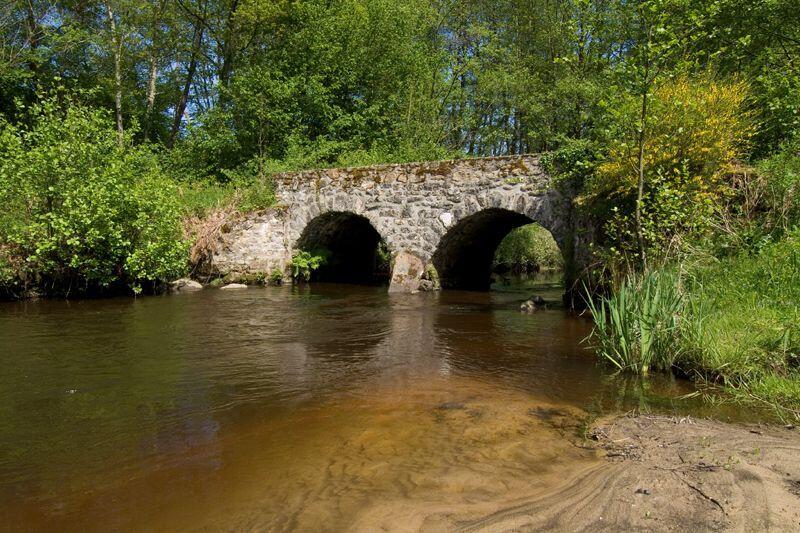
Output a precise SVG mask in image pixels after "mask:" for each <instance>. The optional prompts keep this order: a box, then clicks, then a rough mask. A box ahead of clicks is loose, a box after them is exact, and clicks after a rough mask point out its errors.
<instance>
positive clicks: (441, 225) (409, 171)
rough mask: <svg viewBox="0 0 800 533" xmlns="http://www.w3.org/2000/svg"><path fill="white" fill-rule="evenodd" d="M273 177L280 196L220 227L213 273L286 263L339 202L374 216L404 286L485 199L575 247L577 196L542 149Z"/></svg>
mask: <svg viewBox="0 0 800 533" xmlns="http://www.w3.org/2000/svg"><path fill="white" fill-rule="evenodd" d="M274 180H275V188H276V197H277V206H276V207H275V208H274V209H270V210H268V211H266V212H260V213H253V214H251V215H249V216H246V217H244V218H243V219H242V220H240V221H239V222H237V223H235V224H233V225H231V226H230V227H226V228H224V230H223V231H224V233H221V234H220V237H219V243H218V246H217V252H216V253H215V254H214V255H213V257H212V260H211V268H212V270H213V271H214V272H215V273H219V274H226V273H231V272H239V273H252V272H267V273H269V272H272V271H273V270H275V269H280V270H284V269H285V268H286V265H287V263H288V262H289V261H290V260H291V257H292V253H293V251H294V247H295V245H296V243H297V241H298V239H299V238H300V235H301V234H302V232H303V230H304V228H305V227H306V225H308V223H309V222H310V221H311V220H313V219H314V218H315V217H317V216H319V215H321V214H323V213H327V212H331V211H344V212H351V213H355V214H357V215H362V216H364V217H366V218H367V219H368V220H369V221H370V223H371V224H372V225H373V227H374V228H375V229H376V230H377V231H378V233H379V234H380V235H381V237H382V238H383V239H384V240H385V241H386V243H387V244H388V246H389V248H390V249H391V251H392V252H393V254H394V256H395V258H396V264H397V267H396V272H395V276H394V278H393V288H394V289H398V290H413V289H414V288H415V287H416V283H418V280H419V276H420V275H421V273H422V272H418V270H420V265H423V267H424V265H425V264H427V263H428V262H430V260H431V258H432V256H433V254H434V252H435V251H436V249H437V246H438V245H439V243H440V240H441V239H442V237H443V236H444V234H445V233H446V232H447V231H448V230H449V229H450V228H452V227H453V226H455V225H456V224H458V222H459V221H461V220H463V219H464V218H466V217H468V216H470V215H473V214H475V213H478V212H479V211H483V210H485V209H493V208H494V209H504V210H508V211H513V212H516V213H519V214H522V215H525V216H526V217H527V218H528V219H530V221H533V222H537V223H539V224H541V225H542V226H543V227H545V228H546V229H548V230H549V231H550V232H551V233H552V234H553V237H554V238H555V240H556V242H557V243H558V244H559V246H560V247H561V248H562V250H571V249H573V248H574V247H575V242H574V241H575V239H576V234H575V224H574V221H573V220H572V217H571V216H570V203H571V201H570V198H567V197H565V195H564V194H563V193H561V192H559V191H558V190H557V189H555V188H553V187H552V184H551V180H550V177H549V176H548V175H547V174H546V173H545V172H544V171H543V169H542V168H541V165H540V163H539V156H537V155H526V156H507V157H494V158H482V159H463V160H454V161H437V162H430V163H409V164H400V165H378V166H371V167H364V168H348V169H326V170H312V171H304V172H295V173H284V174H279V175H276V176H275V178H274ZM398 269H399V270H398ZM403 269H405V271H403ZM409 269H411V271H409Z"/></svg>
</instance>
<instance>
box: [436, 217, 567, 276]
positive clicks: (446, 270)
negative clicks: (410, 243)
mask: <svg viewBox="0 0 800 533" xmlns="http://www.w3.org/2000/svg"><path fill="white" fill-rule="evenodd" d="M534 222H537V223H539V224H540V225H542V227H544V228H545V229H547V230H548V231H551V233H552V230H550V229H549V228H547V226H545V225H544V224H541V222H539V220H536V218H534V217H531V216H529V215H527V214H523V213H520V212H517V211H514V210H511V209H506V208H502V207H490V208H486V209H481V210H478V211H476V212H475V213H473V214H471V215H468V216H466V217H463V218H461V219H460V220H459V221H458V222H456V223H455V224H453V225H452V226H451V227H450V229H448V230H447V232H446V233H445V234H444V235H443V236H442V238H441V239H440V240H439V243H438V245H437V247H436V250H435V252H434V253H433V255H432V257H431V262H432V263H433V266H434V267H435V268H436V271H437V273H438V275H439V280H440V282H441V285H442V288H443V289H465V290H486V289H488V288H489V285H490V284H491V272H492V262H493V260H494V254H495V251H496V250H497V247H498V246H499V245H500V243H501V242H502V240H503V239H504V238H505V237H506V235H508V233H509V232H510V231H511V230H513V229H514V228H518V227H520V226H524V225H526V224H531V223H534ZM556 242H557V243H558V239H556ZM558 244H559V247H561V243H558ZM562 253H563V251H562Z"/></svg>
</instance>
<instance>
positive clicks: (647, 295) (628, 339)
mask: <svg viewBox="0 0 800 533" xmlns="http://www.w3.org/2000/svg"><path fill="white" fill-rule="evenodd" d="M685 259H686V261H687V262H686V263H684V264H683V268H682V269H681V274H680V275H679V274H678V271H677V269H674V268H667V269H663V270H653V271H649V272H647V273H645V274H643V275H638V276H633V277H628V278H627V279H626V280H625V281H624V282H623V283H622V284H621V286H620V288H619V290H617V291H616V292H615V293H613V294H612V295H610V296H607V297H605V298H602V299H601V300H600V301H599V302H592V303H590V309H591V311H592V313H593V316H594V321H595V327H594V330H593V331H592V333H591V335H590V336H589V338H588V339H589V340H590V342H591V343H592V345H593V347H594V348H595V349H596V352H597V354H598V356H600V357H601V358H603V359H604V360H607V361H609V362H610V363H611V364H613V365H614V366H615V367H616V368H618V369H620V370H624V371H629V372H634V373H637V374H647V373H648V372H650V371H653V370H662V371H666V370H669V369H670V368H672V367H673V366H675V367H679V368H680V369H681V370H682V371H683V372H684V373H686V374H689V375H693V376H695V378H696V379H698V380H703V381H706V382H713V383H715V384H718V385H722V386H724V387H726V388H727V389H728V390H729V391H730V392H732V393H733V397H735V398H740V399H744V400H752V401H755V402H757V403H766V404H769V405H771V406H772V407H774V408H775V409H776V411H777V412H778V413H779V414H780V415H787V414H788V415H789V417H790V418H796V419H800V229H795V230H793V231H790V232H789V233H788V234H787V235H786V236H785V237H784V238H783V239H781V240H779V241H777V242H773V243H770V244H767V245H765V246H764V247H763V248H762V249H760V250H759V251H757V252H754V253H750V252H742V253H740V254H738V255H735V256H732V257H726V258H723V259H717V258H714V257H713V256H711V255H708V254H704V253H702V252H695V253H694V255H692V256H690V257H688V258H685Z"/></svg>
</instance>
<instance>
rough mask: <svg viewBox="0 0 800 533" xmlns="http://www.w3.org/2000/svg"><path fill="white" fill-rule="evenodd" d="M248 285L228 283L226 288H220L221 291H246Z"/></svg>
mask: <svg viewBox="0 0 800 533" xmlns="http://www.w3.org/2000/svg"><path fill="white" fill-rule="evenodd" d="M246 288H247V285H245V284H244V283H228V284H227V285H225V286H224V287H220V290H222V291H224V290H228V289H246Z"/></svg>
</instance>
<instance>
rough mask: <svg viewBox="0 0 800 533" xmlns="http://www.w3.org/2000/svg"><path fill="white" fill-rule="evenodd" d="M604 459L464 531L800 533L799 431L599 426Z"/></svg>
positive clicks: (647, 423) (627, 422)
mask: <svg viewBox="0 0 800 533" xmlns="http://www.w3.org/2000/svg"><path fill="white" fill-rule="evenodd" d="M589 437H590V438H589V440H588V442H576V445H578V446H584V445H585V446H588V447H594V448H595V449H596V450H597V452H598V453H599V454H600V455H601V457H602V458H603V459H602V461H601V462H600V463H599V464H598V465H596V466H595V467H592V468H588V469H586V470H585V471H583V472H582V473H581V474H580V475H578V476H576V477H575V478H573V479H569V480H565V483H564V485H563V486H562V487H561V488H560V489H559V490H557V491H555V492H553V493H551V494H547V495H544V496H542V497H540V498H537V499H535V500H532V501H526V502H524V503H521V504H520V505H517V506H514V507H511V508H506V509H503V510H501V511H498V512H496V513H493V514H492V515H490V516H487V517H484V518H482V519H480V520H476V521H474V522H472V523H468V524H465V523H462V524H460V526H461V527H460V528H459V529H463V530H466V531H509V530H510V531H531V530H535V531H542V530H557V531H580V530H586V531H598V530H601V531H800V430H798V429H797V428H795V427H793V426H785V427H784V426H741V425H731V424H726V423H722V422H717V421H711V420H698V419H693V418H673V417H664V416H646V415H638V416H620V417H613V418H608V419H602V420H599V421H597V422H596V423H595V424H593V426H592V427H591V428H590V430H589Z"/></svg>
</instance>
